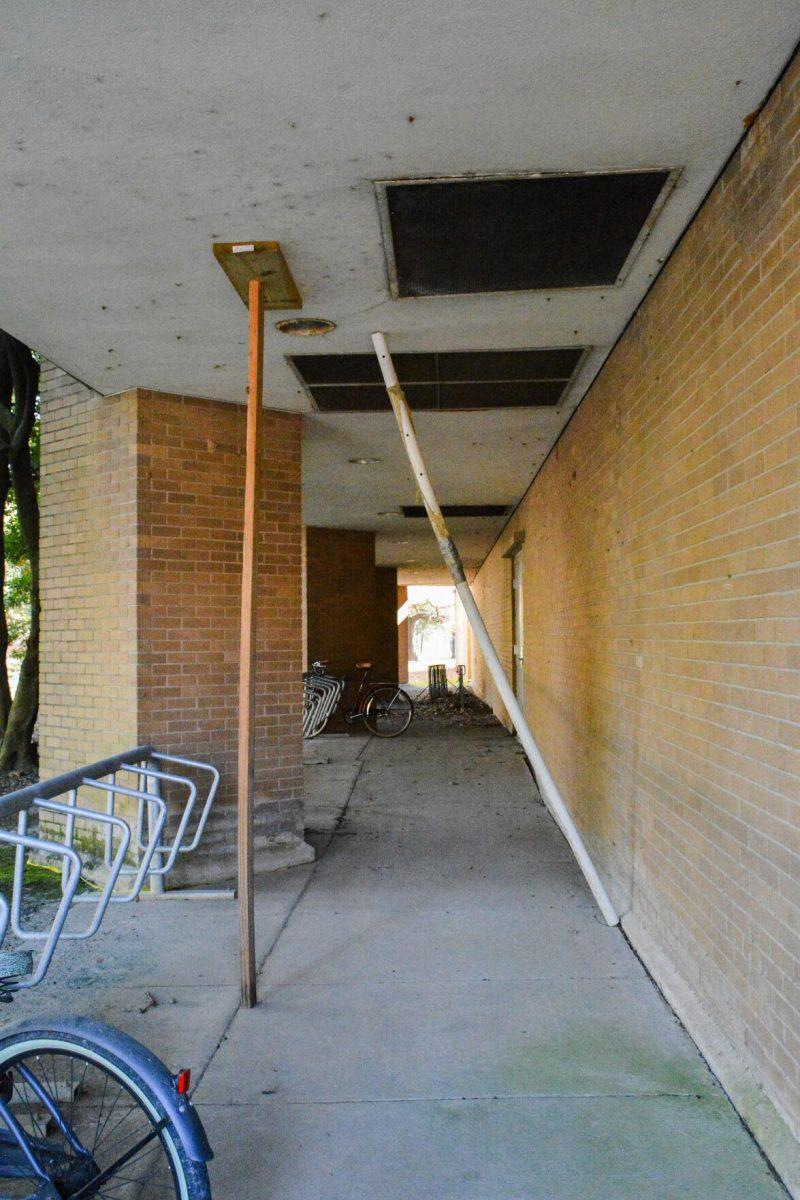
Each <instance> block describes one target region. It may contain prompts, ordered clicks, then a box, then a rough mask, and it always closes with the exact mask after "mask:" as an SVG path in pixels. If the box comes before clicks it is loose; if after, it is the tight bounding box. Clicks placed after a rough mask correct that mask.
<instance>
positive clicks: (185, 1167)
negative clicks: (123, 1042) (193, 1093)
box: [0, 1022, 211, 1200]
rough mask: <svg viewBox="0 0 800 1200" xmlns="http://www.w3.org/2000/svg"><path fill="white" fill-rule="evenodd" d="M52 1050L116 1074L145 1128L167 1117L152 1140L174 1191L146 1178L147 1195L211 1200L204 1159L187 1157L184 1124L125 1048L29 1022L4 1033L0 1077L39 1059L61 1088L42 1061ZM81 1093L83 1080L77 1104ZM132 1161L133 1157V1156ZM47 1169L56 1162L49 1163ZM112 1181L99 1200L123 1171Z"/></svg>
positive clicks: (34, 1184)
mask: <svg viewBox="0 0 800 1200" xmlns="http://www.w3.org/2000/svg"><path fill="white" fill-rule="evenodd" d="M48 1055H49V1056H50V1057H51V1059H56V1058H58V1059H63V1060H65V1062H64V1065H66V1062H67V1061H68V1062H70V1063H75V1062H78V1063H85V1064H88V1066H93V1067H94V1068H96V1069H98V1070H99V1071H100V1072H102V1073H104V1074H105V1075H106V1076H107V1077H110V1078H113V1079H115V1080H116V1081H117V1082H118V1084H119V1085H120V1086H121V1088H122V1089H123V1090H124V1091H125V1092H127V1093H128V1095H129V1096H130V1097H131V1098H132V1100H133V1101H134V1105H133V1106H132V1108H131V1112H133V1111H134V1109H138V1110H139V1111H140V1112H141V1113H142V1114H143V1115H144V1118H145V1122H146V1124H145V1128H146V1126H147V1124H148V1123H149V1126H150V1128H151V1129H154V1127H155V1126H156V1125H158V1124H160V1123H161V1122H162V1121H166V1124H164V1126H163V1127H162V1128H161V1129H160V1130H158V1131H155V1132H154V1133H153V1135H152V1139H151V1140H152V1142H153V1144H154V1143H155V1141H156V1140H157V1141H158V1142H159V1143H160V1145H161V1147H162V1149H163V1151H164V1155H165V1158H166V1162H167V1166H168V1170H169V1172H170V1176H171V1181H172V1185H173V1188H174V1192H173V1190H172V1189H168V1190H165V1188H164V1185H163V1184H161V1185H158V1187H159V1190H158V1192H153V1191H152V1190H151V1188H150V1185H149V1184H148V1182H147V1180H145V1181H144V1184H145V1187H146V1190H145V1191H144V1192H143V1193H142V1194H143V1195H144V1196H145V1197H146V1196H148V1195H154V1196H155V1195H159V1196H166V1195H172V1194H174V1196H175V1197H176V1200H211V1186H210V1183H209V1178H208V1170H207V1168H206V1164H205V1163H204V1162H195V1161H193V1160H192V1159H191V1158H190V1157H189V1154H188V1153H187V1151H186V1148H185V1147H184V1145H183V1139H182V1136H181V1133H180V1130H178V1129H177V1128H176V1126H175V1125H174V1124H173V1123H172V1122H171V1121H170V1120H169V1114H168V1113H167V1112H166V1110H165V1109H164V1107H163V1104H162V1103H161V1102H160V1101H159V1099H158V1097H157V1096H156V1095H155V1093H154V1092H153V1090H152V1088H151V1087H150V1085H149V1084H148V1082H147V1081H146V1079H145V1078H144V1077H143V1076H142V1074H141V1072H140V1071H139V1070H138V1068H137V1067H136V1065H135V1064H134V1063H133V1062H131V1061H128V1059H127V1058H126V1057H124V1055H123V1054H122V1053H119V1054H116V1053H113V1052H112V1051H110V1050H108V1049H107V1048H106V1047H105V1046H100V1045H99V1044H98V1043H96V1042H93V1041H92V1040H91V1038H89V1037H82V1036H80V1035H78V1034H76V1033H72V1032H65V1031H63V1030H61V1029H59V1027H58V1024H57V1022H54V1023H53V1024H51V1025H45V1024H42V1026H41V1027H38V1026H37V1027H36V1028H33V1027H28V1028H25V1029H24V1030H17V1031H11V1032H10V1033H9V1034H7V1035H6V1036H5V1037H0V1079H6V1077H8V1076H9V1075H11V1073H12V1072H13V1071H14V1070H15V1068H16V1069H17V1072H19V1067H20V1065H23V1066H25V1065H27V1061H26V1060H28V1059H30V1060H32V1061H33V1062H36V1063H37V1070H38V1071H39V1073H40V1074H41V1075H43V1076H44V1078H45V1079H46V1081H47V1084H48V1088H49V1089H50V1092H51V1094H52V1093H53V1091H54V1090H55V1091H56V1092H57V1079H56V1076H55V1072H54V1073H53V1077H52V1083H51V1077H50V1075H49V1074H48V1073H47V1071H46V1070H45V1069H44V1068H43V1067H41V1062H42V1060H43V1059H44V1058H45V1056H48ZM85 1077H86V1069H84V1073H83V1079H85ZM12 1078H13V1076H12ZM71 1078H72V1076H71ZM89 1090H90V1089H89ZM80 1093H81V1085H77V1086H75V1087H74V1092H73V1096H72V1099H71V1101H70V1103H71V1104H72V1106H73V1108H74V1106H75V1103H76V1101H77V1099H78V1097H79V1096H80ZM103 1098H104V1099H105V1091H104V1092H103ZM62 1115H63V1114H62ZM100 1116H102V1106H101V1109H100ZM99 1119H100V1117H99V1116H98V1121H99ZM69 1123H70V1126H71V1127H72V1128H73V1129H74V1128H76V1126H77V1122H76V1121H75V1118H74V1115H73V1113H72V1109H71V1110H70V1117H69ZM34 1128H37V1125H34ZM45 1128H47V1126H45ZM117 1128H118V1125H117V1126H114V1127H112V1132H114V1131H115V1130H116V1129H117ZM37 1136H38V1135H37ZM108 1136H110V1135H109V1134H106V1135H105V1137H106V1138H107V1137H108ZM118 1136H119V1135H118ZM131 1136H133V1135H131ZM41 1140H42V1139H41V1138H39V1143H38V1144H41ZM62 1140H64V1144H65V1145H66V1141H65V1139H63V1138H62ZM100 1144H101V1142H99V1141H96V1143H95V1147H93V1149H92V1158H93V1161H94V1159H95V1157H96V1152H97V1151H99V1148H100ZM42 1153H43V1152H42V1151H40V1150H39V1149H38V1148H37V1158H38V1159H39V1161H40V1162H42V1163H44V1162H45V1160H44V1158H40V1155H41V1154H42ZM63 1157H64V1155H63V1152H62V1158H63ZM132 1161H133V1162H135V1161H136V1160H135V1158H134V1159H133V1160H132ZM97 1166H98V1169H103V1167H101V1166H100V1164H99V1163H98V1164H97ZM46 1169H52V1168H47V1167H46ZM127 1169H128V1168H127V1166H126V1170H127ZM163 1178H165V1179H167V1181H169V1176H167V1175H166V1174H164V1175H163ZM115 1181H116V1182H115ZM18 1182H19V1181H18ZM21 1182H22V1183H25V1182H26V1181H24V1180H23V1181H21ZM29 1182H30V1184H31V1187H32V1191H31V1193H30V1197H31V1200H33V1197H34V1196H35V1188H36V1187H37V1186H38V1181H37V1180H36V1179H35V1177H34V1176H33V1173H31V1179H30V1181H29ZM110 1182H111V1184H112V1191H108V1189H106V1188H105V1187H104V1185H102V1184H101V1185H100V1190H96V1189H95V1190H92V1191H91V1195H92V1196H97V1197H98V1198H99V1200H102V1197H103V1196H105V1195H109V1196H110V1195H111V1194H112V1193H113V1192H114V1191H116V1190H117V1189H118V1188H119V1177H118V1176H113V1177H112V1178H111V1180H110ZM7 1184H8V1180H3V1181H2V1186H3V1195H4V1196H5V1194H6V1188H7ZM79 1186H80V1185H79V1184H76V1185H75V1187H74V1188H73V1185H72V1183H71V1182H70V1184H69V1187H70V1191H69V1192H60V1194H66V1196H67V1197H69V1195H70V1194H71V1192H72V1191H73V1190H76V1189H77V1188H78V1187H79ZM136 1186H139V1187H140V1186H141V1184H137V1185H136ZM62 1187H63V1180H62ZM16 1194H17V1195H18V1196H19V1200H27V1197H25V1193H24V1192H22V1191H20V1192H19V1193H16ZM139 1194H140V1193H139V1192H138V1191H137V1195H139Z"/></svg>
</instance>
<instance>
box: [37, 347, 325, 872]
mask: <svg viewBox="0 0 800 1200" xmlns="http://www.w3.org/2000/svg"><path fill="white" fill-rule="evenodd" d="M301 421H302V418H301V417H300V416H299V415H297V414H292V413H276V412H271V411H266V412H265V414H264V438H263V444H262V493H263V494H262V501H261V505H260V509H259V512H260V520H261V528H260V533H261V542H260V548H259V555H258V587H259V592H258V604H257V618H256V619H257V632H256V639H257V654H258V667H257V674H256V711H255V739H256V761H255V783H256V805H257V818H256V832H257V842H256V847H257V851H258V852H259V854H261V857H260V859H259V861H260V862H269V861H274V857H273V858H270V857H266V858H265V857H264V856H265V855H268V852H269V853H271V848H272V842H269V844H268V839H270V838H272V837H273V835H274V834H276V833H280V834H283V833H287V834H294V835H296V836H300V835H301V834H302V744H301V738H300V705H301V691H300V683H299V681H300V673H301V669H302V608H301V592H302V584H301V523H300V449H301ZM244 432H245V410H244V408H243V407H242V406H239V405H233V404H222V403H216V402H211V401H204V400H196V399H193V398H191V397H181V396H170V395H164V394H161V393H156V392H150V391H144V390H139V391H133V392H128V393H125V394H124V395H122V396H115V397H110V398H107V399H103V398H101V397H99V396H98V395H97V394H96V393H94V392H91V391H90V390H89V389H87V388H84V387H82V385H80V384H76V383H75V382H74V381H72V380H70V379H69V377H68V376H65V375H64V373H63V372H58V371H57V369H55V368H50V367H48V368H47V369H46V370H45V372H44V375H43V384H42V597H43V611H42V694H41V715H40V738H41V760H42V761H41V770H42V773H43V774H44V775H50V774H53V773H55V772H57V771H61V770H66V769H68V768H71V767H75V766H77V765H79V764H80V763H81V762H86V761H89V760H91V759H94V758H100V757H103V756H104V755H106V754H109V753H112V752H114V751H116V750H119V749H122V748H125V747H127V746H133V745H136V744H141V743H144V742H148V741H152V742H153V743H155V744H156V745H158V746H159V747H160V748H161V749H164V750H166V751H174V752H176V753H180V754H185V755H188V756H190V757H191V756H193V755H197V756H198V757H200V758H207V759H210V760H211V761H213V762H214V763H215V765H216V766H218V767H219V768H220V770H221V772H222V780H221V788H220V804H219V806H218V812H217V814H216V816H215V819H214V820H213V821H212V823H211V825H210V827H209V830H208V833H207V835H206V837H205V839H204V855H199V854H198V855H192V856H191V859H190V858H189V857H187V858H186V859H185V860H181V861H182V862H184V863H185V864H186V865H187V867H188V866H189V865H190V863H191V868H192V870H194V871H195V872H199V873H201V874H205V875H207V874H209V873H211V874H215V875H218V876H222V875H230V874H231V868H232V865H233V861H234V839H235V814H234V810H233V808H232V806H231V805H230V803H226V802H230V801H231V800H232V798H233V796H234V794H235V783H236V773H235V764H236V734H237V716H238V710H237V688H238V663H239V603H240V600H239V596H240V579H241V536H242V526H241V506H242V495H243V480H244ZM261 852H263V854H262V853H261Z"/></svg>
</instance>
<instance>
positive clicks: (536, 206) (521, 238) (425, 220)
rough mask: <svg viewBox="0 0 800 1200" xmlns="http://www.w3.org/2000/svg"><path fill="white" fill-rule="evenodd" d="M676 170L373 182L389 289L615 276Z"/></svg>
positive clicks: (500, 286) (572, 284)
mask: <svg viewBox="0 0 800 1200" xmlns="http://www.w3.org/2000/svg"><path fill="white" fill-rule="evenodd" d="M676 175H677V172H672V171H669V170H666V169H658V170H644V171H607V172H606V171H603V172H595V173H590V174H565V175H537V176H506V177H496V176H492V177H489V178H477V179H476V178H471V179H420V180H382V181H379V183H378V184H377V185H376V186H377V188H378V200H379V204H380V208H381V219H382V223H383V233H384V244H385V247H386V256H387V265H388V269H389V278H390V282H391V286H392V292H393V294H394V295H395V296H398V297H399V296H453V295H462V294H465V293H467V294H469V293H471V294H477V293H481V292H518V291H532V290H546V291H554V290H556V289H558V288H578V287H606V286H611V285H613V284H616V283H619V282H621V280H622V279H623V278H624V276H625V274H626V272H627V269H628V268H629V266H630V263H631V262H632V260H633V258H634V257H635V254H636V252H637V251H638V249H639V247H640V245H641V244H642V242H643V241H644V238H645V237H646V236H647V233H648V232H649V230H650V228H651V226H652V224H653V222H654V221H655V219H656V217H657V215H658V213H659V212H660V210H661V208H662V206H663V204H664V202H665V200H666V197H667V195H668V194H669V190H670V188H671V186H672V184H673V183H674V181H675V177H676Z"/></svg>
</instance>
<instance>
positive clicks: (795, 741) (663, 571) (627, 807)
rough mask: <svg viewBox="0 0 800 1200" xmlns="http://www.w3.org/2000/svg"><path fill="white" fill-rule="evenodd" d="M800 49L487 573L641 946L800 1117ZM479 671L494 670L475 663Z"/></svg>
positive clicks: (547, 747)
mask: <svg viewBox="0 0 800 1200" xmlns="http://www.w3.org/2000/svg"><path fill="white" fill-rule="evenodd" d="M798 151H800V66H799V65H798V63H797V62H795V63H794V65H793V67H792V68H791V69H790V70H789V72H788V74H787V75H786V76H785V77H784V78H783V80H782V81H781V83H780V84H779V86H778V88H777V89H776V91H775V92H774V93H773V95H772V97H771V98H770V100H769V102H768V104H767V106H766V107H765V109H764V110H763V111H762V113H761V115H760V116H759V118H758V119H757V121H756V123H755V125H754V126H753V128H752V129H751V131H750V133H749V135H748V137H747V138H746V140H745V141H744V142H743V144H742V146H741V147H740V150H739V151H738V153H737V154H736V156H735V158H734V159H733V160H732V162H731V163H730V165H729V166H728V168H727V170H726V172H725V174H724V176H723V178H722V179H721V181H720V182H719V183H718V185H717V186H716V188H715V189H714V191H713V192H712V194H711V195H710V197H709V199H708V200H707V202H706V203H705V205H704V206H703V208H702V210H701V211H700V213H699V214H698V216H697V218H696V219H695V221H694V223H693V224H692V226H691V227H690V229H689V230H688V232H687V234H686V236H685V237H684V239H683V241H682V243H681V245H680V246H679V248H678V249H677V251H676V253H675V254H674V255H673V257H672V259H671V260H670V261H669V263H668V264H667V266H666V267H665V269H664V270H663V272H662V274H661V276H660V278H659V279H658V280H657V282H656V284H655V286H654V287H653V289H652V290H651V292H650V294H649V296H648V297H647V299H646V301H645V303H644V304H643V305H642V307H641V308H640V310H639V313H638V314H637V316H636V318H635V319H634V321H633V323H632V324H631V325H630V327H629V328H628V330H627V331H626V333H625V335H624V336H623V338H622V339H621V341H620V343H619V344H618V346H617V347H616V349H615V350H614V352H613V354H612V356H611V358H610V359H609V361H608V363H607V364H606V366H605V368H604V369H603V371H602V373H601V375H600V376H599V378H598V380H597V381H596V382H595V384H594V386H593V387H592V389H591V390H590V392H589V394H588V396H587V397H586V399H585V400H584V401H583V403H582V405H581V406H580V408H579V410H578V412H577V415H576V416H575V417H574V418H573V420H572V422H571V423H570V425H569V427H568V429H567V430H566V432H565V433H564V435H563V436H562V437H561V439H560V441H559V443H558V446H557V449H556V451H555V452H554V453H553V454H552V455H551V456H550V458H549V460H548V461H547V463H546V464H545V466H544V468H543V469H542V470H541V472H540V473H539V475H538V477H537V478H536V480H535V482H534V484H533V485H532V487H531V489H530V491H529V493H528V496H527V498H526V499H525V501H524V503H523V505H522V507H521V509H520V510H519V512H518V513H517V515H516V516H515V517H514V519H513V521H512V523H511V525H510V527H509V528H508V529H507V530H506V532H505V534H504V535H503V537H502V538H501V539H500V541H499V542H498V545H497V546H496V547H495V549H494V550H493V552H492V554H491V555H490V557H489V559H488V561H487V562H486V564H485V565H484V567H483V568H482V570H481V571H480V573H479V576H478V584H477V595H478V599H479V602H480V603H481V606H482V609H483V611H484V612H485V613H486V614H487V618H488V621H489V624H490V625H491V627H492V632H493V633H494V634H495V635H496V636H497V637H498V639H499V642H500V644H501V647H502V649H503V652H504V654H505V657H506V658H508V655H509V630H510V622H509V619H508V613H507V609H508V605H509V602H510V574H509V563H508V561H507V560H504V559H503V558H502V557H501V555H502V552H503V550H504V549H505V548H506V546H507V544H508V543H509V542H510V541H511V539H512V537H513V535H514V533H515V532H516V531H518V530H519V531H524V532H525V533H526V542H525V555H526V558H525V583H524V603H525V643H526V677H525V695H526V707H527V713H528V716H529V719H530V721H531V724H532V726H533V728H534V732H535V735H536V737H537V739H538V740H539V743H540V746H541V749H542V751H543V754H544V756H545V759H546V761H547V762H548V765H549V766H550V769H551V771H552V772H553V774H554V776H555V778H556V780H557V782H558V785H559V787H560V788H561V790H562V794H563V795H564V797H565V800H566V802H567V804H568V805H569V807H570V808H571V810H572V812H573V813H574V815H575V817H576V819H577V821H578V823H579V825H580V826H581V828H582V829H583V831H584V833H585V835H586V838H587V842H588V844H589V847H590V850H591V852H592V854H593V855H594V856H595V858H596V861H597V863H598V866H599V867H600V869H601V871H602V873H603V874H604V876H605V878H606V880H607V881H608V882H609V883H610V885H611V890H612V893H613V895H614V897H615V899H616V902H617V904H618V905H619V906H620V908H621V910H622V911H623V912H625V913H626V914H627V916H626V918H625V922H626V928H627V929H628V932H629V933H630V935H631V936H632V938H633V940H634V942H635V943H636V944H638V945H640V946H643V945H645V944H647V943H648V942H649V943H651V944H652V945H654V946H656V947H658V950H659V953H662V954H663V955H664V961H666V962H668V963H669V968H668V970H667V971H661V972H660V977H661V981H662V982H663V983H664V984H665V986H666V985H669V983H670V978H671V977H673V976H674V977H675V978H680V979H681V980H682V981H683V982H685V984H686V985H687V986H688V988H689V989H690V991H691V993H692V994H693V995H694V996H695V997H697V998H698V999H699V1003H700V1006H701V1007H702V1008H703V1009H704V1010H706V1011H707V1012H709V1013H710V1014H711V1015H712V1017H713V1020H714V1022H715V1024H716V1026H717V1027H718V1028H720V1029H721V1030H722V1031H723V1032H724V1034H725V1036H726V1038H727V1039H728V1041H729V1042H730V1043H732V1045H733V1046H734V1047H735V1049H736V1052H737V1056H738V1059H739V1062H740V1063H743V1064H744V1065H745V1066H746V1068H747V1071H748V1072H749V1076H750V1078H751V1079H755V1080H756V1081H757V1083H758V1084H760V1085H762V1086H763V1088H764V1090H765V1091H766V1093H767V1095H768V1096H769V1097H770V1098H771V1100H772V1101H773V1102H774V1103H775V1104H776V1105H777V1107H778V1109H779V1110H780V1111H781V1112H782V1113H783V1114H784V1116H785V1117H786V1118H787V1119H788V1120H789V1122H790V1124H791V1126H792V1127H793V1129H794V1131H795V1133H798V1132H800V1078H799V1077H798V1070H799V1068H800V936H798V928H800V924H799V923H798V918H799V917H800V781H799V779H798V776H800V723H799V718H800V703H799V701H798V695H799V694H800V655H799V652H798V649H797V644H798V641H800V482H799V480H800V475H799V474H798V467H800V421H799V420H798V414H799V413H800V404H799V403H798V402H799V401H800V386H798V378H799V377H800V337H798V318H799V317H800V253H798V251H800V154H799V153H798ZM473 673H474V674H475V676H476V677H477V682H478V687H479V690H481V691H482V692H484V693H487V694H488V693H489V692H490V689H489V687H488V685H487V682H486V679H485V673H484V671H483V669H482V666H481V664H480V663H479V662H476V663H475V665H474V671H473Z"/></svg>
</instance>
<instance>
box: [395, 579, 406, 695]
mask: <svg viewBox="0 0 800 1200" xmlns="http://www.w3.org/2000/svg"><path fill="white" fill-rule="evenodd" d="M407 603H408V587H407V586H406V585H405V584H401V585H400V586H399V587H398V589H397V611H398V613H399V612H400V609H401V608H402V607H403V605H404V604H407ZM397 680H398V683H408V617H406V618H405V620H403V621H401V622H400V624H399V625H398V626H397Z"/></svg>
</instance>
